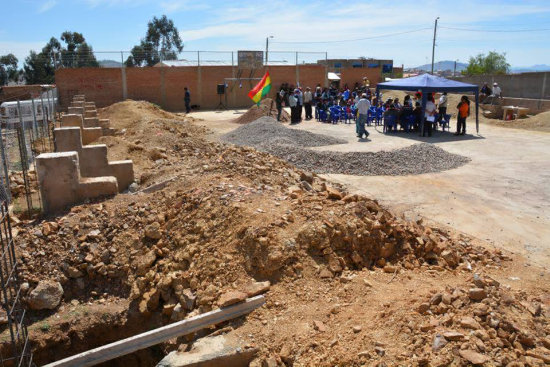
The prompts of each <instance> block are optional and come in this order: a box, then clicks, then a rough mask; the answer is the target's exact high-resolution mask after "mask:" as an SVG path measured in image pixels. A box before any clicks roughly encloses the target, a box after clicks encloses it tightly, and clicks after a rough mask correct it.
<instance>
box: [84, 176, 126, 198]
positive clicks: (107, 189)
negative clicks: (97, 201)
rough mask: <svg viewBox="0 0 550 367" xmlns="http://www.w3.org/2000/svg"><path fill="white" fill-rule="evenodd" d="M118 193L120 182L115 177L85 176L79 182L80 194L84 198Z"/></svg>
mask: <svg viewBox="0 0 550 367" xmlns="http://www.w3.org/2000/svg"><path fill="white" fill-rule="evenodd" d="M116 194H118V184H117V181H116V178H115V177H112V176H105V177H83V178H81V179H80V182H79V184H78V195H79V197H80V198H81V199H82V200H84V199H93V198H97V197H101V196H112V195H116Z"/></svg>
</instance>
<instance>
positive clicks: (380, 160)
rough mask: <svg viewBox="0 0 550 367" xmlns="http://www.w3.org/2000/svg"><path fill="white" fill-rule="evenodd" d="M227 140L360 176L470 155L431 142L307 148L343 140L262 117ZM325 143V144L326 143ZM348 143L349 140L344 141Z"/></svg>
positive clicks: (320, 169)
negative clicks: (371, 148)
mask: <svg viewBox="0 0 550 367" xmlns="http://www.w3.org/2000/svg"><path fill="white" fill-rule="evenodd" d="M222 140H223V141H226V142H230V143H234V144H237V145H248V146H253V147H255V148H256V149H258V150H261V151H264V152H268V153H271V154H273V155H275V156H277V157H279V158H282V159H284V160H286V161H288V162H290V163H292V164H294V165H295V166H296V167H298V168H301V169H303V170H307V171H312V172H315V173H342V174H349V175H360V176H401V175H415V174H421V173H429V172H440V171H445V170H449V169H453V168H457V167H460V166H462V165H464V164H466V163H468V162H469V161H470V159H469V158H467V157H464V156H461V155H457V154H452V153H448V152H446V151H445V150H443V149H441V148H439V147H437V146H435V145H433V144H428V143H421V144H414V145H411V146H409V147H406V148H401V149H397V150H392V151H388V152H386V151H381V152H346V153H343V152H330V151H316V150H310V149H304V148H303V147H314V146H323V145H330V144H341V143H342V140H341V139H336V138H333V137H330V136H326V135H320V134H313V133H310V132H307V131H302V130H294V129H288V128H286V127H284V126H282V125H281V124H280V123H279V122H277V121H275V120H274V119H271V118H263V117H262V118H261V119H258V120H256V121H254V122H252V123H250V124H248V125H244V126H241V127H239V128H238V129H236V130H234V131H232V132H231V133H229V134H226V135H224V136H223V137H222ZM323 142H324V143H323ZM343 143H346V141H343Z"/></svg>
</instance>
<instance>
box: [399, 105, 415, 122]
mask: <svg viewBox="0 0 550 367" xmlns="http://www.w3.org/2000/svg"><path fill="white" fill-rule="evenodd" d="M409 100H410V99H409ZM412 114H413V107H412V105H411V103H410V102H409V101H405V103H404V104H403V107H402V108H401V111H400V112H399V124H400V125H401V128H403V129H404V128H405V124H406V122H407V118H408V117H409V116H410V115H412Z"/></svg>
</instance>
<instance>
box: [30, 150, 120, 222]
mask: <svg viewBox="0 0 550 367" xmlns="http://www.w3.org/2000/svg"><path fill="white" fill-rule="evenodd" d="M79 167H80V165H79V160H78V154H77V153H76V152H61V153H43V154H40V155H39V156H38V157H36V171H37V174H38V183H39V187H40V195H41V197H42V203H43V210H44V212H45V213H55V212H58V211H61V210H63V209H65V208H66V207H69V206H71V205H74V204H77V203H79V202H82V201H84V200H86V199H93V198H97V197H100V196H110V195H115V194H117V193H118V184H117V180H116V178H115V177H113V176H111V177H93V178H81V177H80V173H79Z"/></svg>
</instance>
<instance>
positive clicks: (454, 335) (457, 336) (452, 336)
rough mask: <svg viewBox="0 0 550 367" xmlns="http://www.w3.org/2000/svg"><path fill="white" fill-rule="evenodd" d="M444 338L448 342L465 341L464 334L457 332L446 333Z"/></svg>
mask: <svg viewBox="0 0 550 367" xmlns="http://www.w3.org/2000/svg"><path fill="white" fill-rule="evenodd" d="M443 337H444V338H445V339H447V340H450V341H453V342H455V341H461V340H462V339H464V334H462V333H459V332H457V331H452V330H450V331H446V332H444V333H443Z"/></svg>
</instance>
